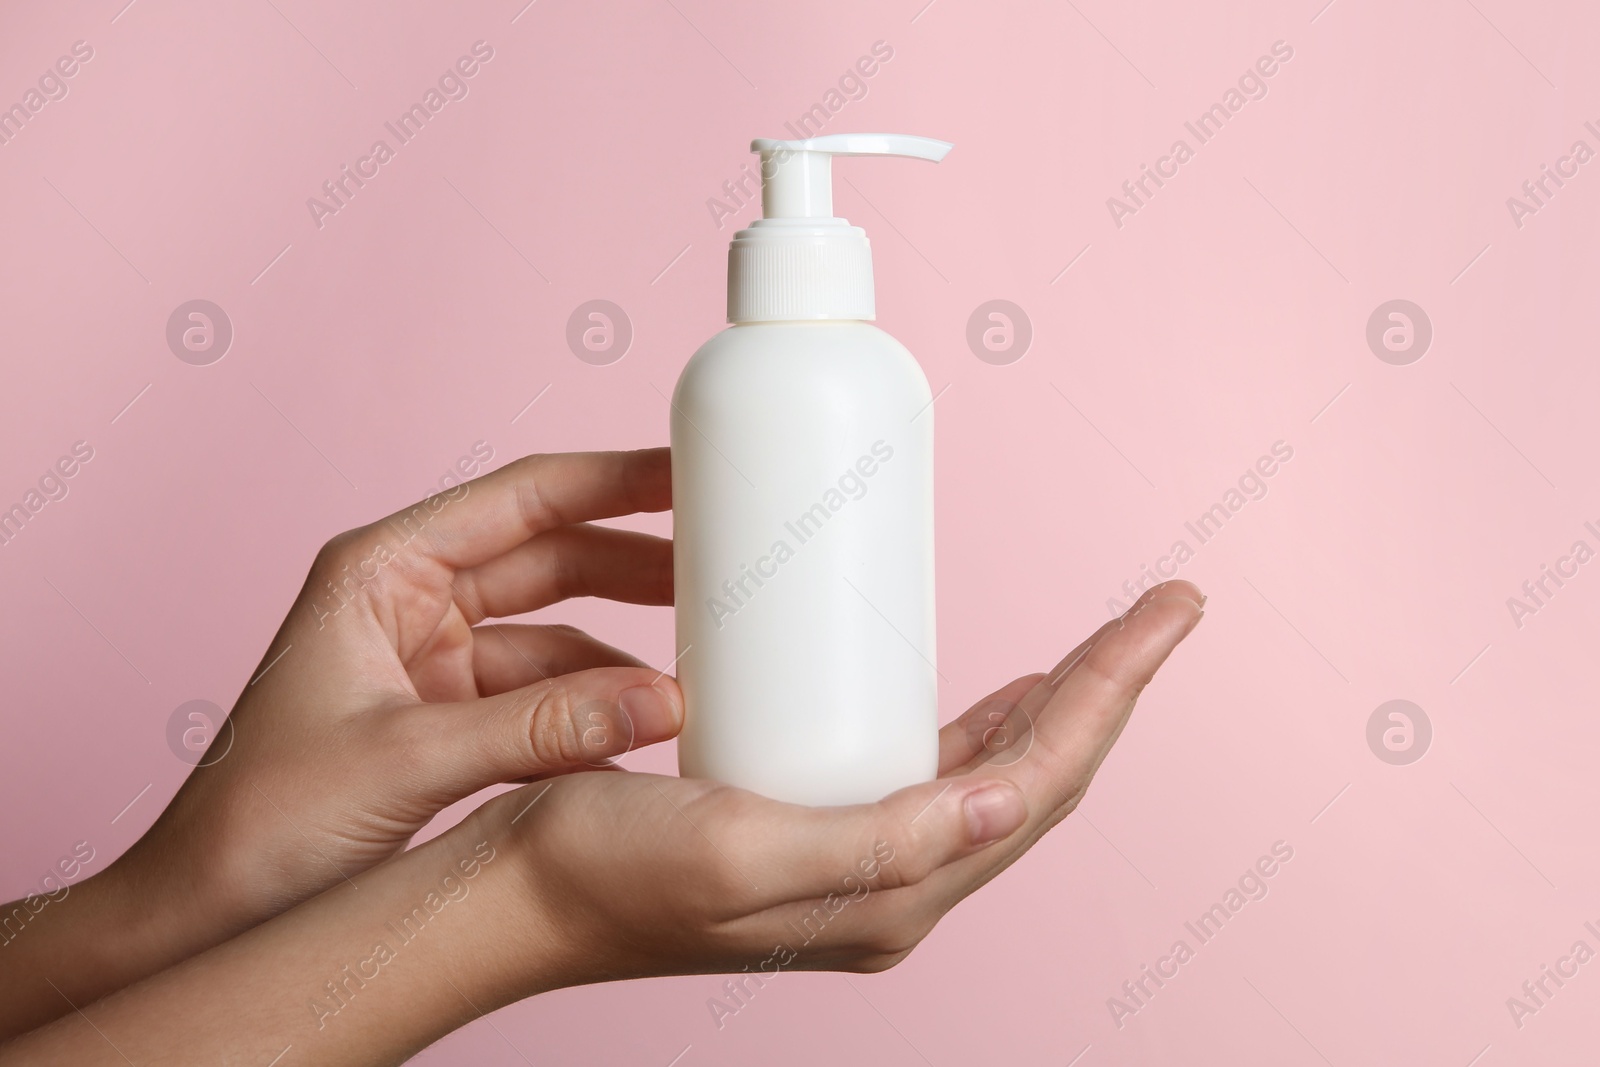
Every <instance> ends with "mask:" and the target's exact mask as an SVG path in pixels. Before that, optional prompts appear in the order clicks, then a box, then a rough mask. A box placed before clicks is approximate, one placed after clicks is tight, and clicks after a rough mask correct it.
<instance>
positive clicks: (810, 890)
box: [685, 777, 1028, 914]
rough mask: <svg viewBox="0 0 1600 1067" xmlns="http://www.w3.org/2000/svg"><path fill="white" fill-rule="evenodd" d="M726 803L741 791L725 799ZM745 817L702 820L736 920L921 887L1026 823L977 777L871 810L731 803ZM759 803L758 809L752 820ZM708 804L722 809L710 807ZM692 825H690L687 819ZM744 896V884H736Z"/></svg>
mask: <svg viewBox="0 0 1600 1067" xmlns="http://www.w3.org/2000/svg"><path fill="white" fill-rule="evenodd" d="M724 793H725V794H738V791H734V790H725V791H724ZM732 799H733V803H734V804H735V805H736V806H739V805H745V806H746V807H745V810H739V811H735V812H733V813H731V815H732V817H730V818H727V819H718V818H717V817H716V815H715V814H712V815H711V816H710V817H709V818H707V819H706V820H705V822H706V826H705V833H706V834H707V836H708V837H711V838H714V839H715V838H717V837H718V833H717V827H718V824H719V823H720V824H721V825H723V826H725V827H727V831H726V833H725V834H724V835H722V836H723V839H724V840H725V841H726V842H727V844H726V845H723V844H721V843H720V842H719V847H723V848H727V850H728V851H727V855H728V856H729V858H730V860H731V861H732V862H733V863H734V864H735V865H736V866H737V867H738V868H739V873H740V874H741V876H742V877H743V878H744V880H745V882H746V885H745V886H744V888H745V889H748V890H750V892H749V894H744V893H742V892H740V893H738V894H734V895H732V904H731V910H733V911H735V912H737V913H741V914H748V913H750V912H752V911H755V910H758V909H765V908H770V907H776V906H778V905H781V904H785V903H788V902H792V901H797V900H810V899H813V898H816V897H825V896H827V895H828V894H829V893H838V894H841V895H844V894H849V893H851V892H863V890H862V889H861V888H860V887H861V886H865V887H867V888H869V889H873V890H877V889H897V888H901V887H904V886H909V885H915V884H916V883H918V882H921V881H922V880H923V879H925V878H927V877H928V876H929V875H930V874H931V873H932V872H933V871H935V870H938V869H939V868H940V867H942V866H944V865H945V864H947V863H951V862H953V861H955V860H958V859H960V858H962V857H964V856H970V855H972V854H973V853H975V852H978V851H981V850H982V849H984V848H987V847H988V846H990V845H992V844H994V843H995V842H997V841H1000V840H1003V839H1004V838H1006V837H1007V836H1009V835H1010V834H1012V833H1013V832H1015V831H1016V830H1017V829H1019V828H1020V827H1021V826H1023V824H1024V823H1025V822H1026V821H1027V818H1028V807H1027V803H1026V801H1025V799H1024V798H1023V796H1022V793H1021V792H1020V791H1019V790H1017V789H1016V788H1015V787H1014V786H1013V785H1011V783H1009V782H1005V781H1000V780H996V779H982V778H977V777H970V778H960V779H949V780H946V781H942V782H941V781H934V782H924V783H922V784H920V785H914V786H909V787H907V788H905V789H901V790H899V791H897V792H895V793H891V794H890V795H889V796H887V797H885V798H884V799H883V800H881V801H878V802H877V803H875V804H857V805H852V806H848V807H835V808H805V807H799V806H796V805H790V804H779V803H778V802H776V801H767V800H763V799H761V798H754V797H753V796H752V795H751V794H738V795H737V796H735V797H733V798H732ZM752 801H754V802H755V804H757V805H759V808H765V809H766V810H765V811H762V810H759V809H758V810H757V811H755V812H750V811H749V810H748V805H749V804H750V803H751V802H752ZM711 803H713V804H714V803H716V800H715V799H714V798H713V799H712V800H711ZM685 814H686V816H688V815H692V813H691V812H686V813H685ZM734 888H735V889H738V888H739V886H738V883H734Z"/></svg>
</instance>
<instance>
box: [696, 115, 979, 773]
mask: <svg viewBox="0 0 1600 1067" xmlns="http://www.w3.org/2000/svg"><path fill="white" fill-rule="evenodd" d="M750 147H751V151H754V152H758V153H760V156H761V163H762V178H763V185H762V192H761V203H762V214H763V217H762V218H761V219H759V220H757V221H755V222H754V223H752V224H751V225H750V227H749V228H748V229H745V230H741V231H739V232H738V233H737V234H735V235H734V238H733V245H732V247H731V248H730V250H729V253H728V321H729V322H730V323H732V325H731V326H730V327H729V328H728V329H726V330H724V331H722V332H721V333H719V334H717V335H716V336H715V337H713V338H712V339H711V340H710V341H708V342H706V344H705V345H703V346H702V347H701V348H700V350H699V351H698V352H696V353H695V354H694V356H693V358H691V359H690V360H689V363H688V365H687V366H686V367H685V368H684V370H683V374H682V375H681V376H680V377H679V379H678V386H677V389H676V391H675V393H674V395H673V400H672V495H673V538H674V541H675V550H674V565H675V580H676V585H677V651H678V657H679V658H678V661H677V672H678V679H679V681H680V682H681V683H682V686H683V692H684V698H685V702H686V711H685V723H684V729H683V733H682V735H681V737H680V738H679V741H678V762H679V768H680V770H681V771H682V773H683V774H685V775H687V776H691V777H701V778H714V779H718V780H720V781H724V782H728V783H731V784H733V785H737V786H740V787H743V788H745V789H750V790H753V791H755V792H758V793H762V794H764V795H766V796H769V797H773V798H775V799H778V800H784V801H790V802H793V803H801V804H819V805H820V804H853V803H864V802H868V801H874V800H878V799H880V798H882V797H883V796H885V795H887V794H888V793H891V792H893V791H894V790H896V789H899V788H901V787H903V786H907V785H911V784H913V783H916V782H922V781H927V780H929V779H931V778H932V777H934V774H935V772H936V770H937V765H938V677H939V675H938V671H937V669H936V668H935V666H934V597H933V397H932V395H931V393H930V391H929V389H928V382H927V379H926V378H925V377H924V376H923V373H922V370H921V368H920V367H919V366H918V365H917V362H916V360H915V359H914V358H912V356H911V354H910V353H909V352H907V351H906V349H905V347H904V346H903V345H901V344H900V343H899V342H898V341H896V340H895V339H894V338H892V337H890V336H889V335H888V334H886V333H884V332H883V331H882V330H880V329H878V328H877V327H876V326H873V325H872V324H871V323H872V320H873V319H874V318H875V307H874V299H873V283H872V253H871V248H870V246H869V245H868V243H867V236H866V233H865V232H864V231H863V230H861V229H860V228H858V227H855V226H851V225H850V224H849V223H848V222H847V221H845V220H844V219H841V218H835V217H834V215H833V189H832V175H831V171H832V160H833V157H834V156H836V155H849V156H867V155H882V156H909V157H912V158H916V159H926V160H932V161H935V162H937V161H938V160H940V159H943V158H944V156H945V154H946V153H947V152H948V151H949V150H950V148H951V146H950V145H949V144H948V143H946V142H944V141H935V140H932V139H929V138H925V137H910V136H903V135H897V134H838V135H831V136H826V137H815V138H812V139H810V140H806V141H771V140H758V141H755V142H753V143H752V144H751V146H750Z"/></svg>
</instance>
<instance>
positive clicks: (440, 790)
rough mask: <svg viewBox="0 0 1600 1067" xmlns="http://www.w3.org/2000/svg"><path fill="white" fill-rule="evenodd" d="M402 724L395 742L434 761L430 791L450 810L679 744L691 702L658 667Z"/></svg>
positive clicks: (417, 711)
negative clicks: (499, 787)
mask: <svg viewBox="0 0 1600 1067" xmlns="http://www.w3.org/2000/svg"><path fill="white" fill-rule="evenodd" d="M397 720H398V721H397V723H396V730H397V732H398V737H397V738H396V740H395V744H396V745H397V746H403V747H404V748H406V749H407V750H410V751H411V752H413V753H415V752H419V751H420V752H423V753H426V756H425V757H423V758H425V759H426V760H427V765H426V768H425V773H426V775H427V782H426V786H427V791H428V792H429V793H430V795H431V796H432V798H433V799H434V800H435V801H436V802H441V803H446V804H448V803H453V802H454V801H456V800H459V799H460V798H462V797H465V796H469V795H471V794H472V793H475V792H477V791H478V790H480V789H484V788H486V787H488V786H491V785H495V784H497V783H500V782H510V781H515V780H517V779H521V778H527V777H531V776H535V775H545V774H553V773H557V772H560V771H564V770H573V769H577V768H581V767H585V766H601V765H604V764H606V763H607V762H608V761H609V760H611V759H614V758H615V757H617V756H621V755H623V754H624V753H626V752H629V751H631V750H633V749H635V748H640V747H642V746H644V745H651V744H655V743H656V742H658V741H665V740H667V739H668V738H671V737H674V736H676V735H677V733H678V731H679V730H680V729H681V728H682V726H683V694H682V692H681V691H680V690H679V689H678V683H677V682H676V681H675V680H674V679H673V678H671V677H670V676H666V675H663V674H661V673H660V672H659V671H654V670H651V669H650V668H648V667H601V668H596V669H593V670H585V671H579V672H577V673H575V674H566V675H562V676H560V677H557V678H551V679H549V680H547V681H543V682H537V683H535V684H533V685H529V686H524V687H523V688H521V689H517V690H513V691H511V692H508V693H502V694H500V695H498V696H492V697H485V698H483V699H481V700H473V701H466V702H463V703H458V704H421V705H416V706H415V707H412V708H408V709H406V710H405V711H404V712H401V713H400V714H399V715H398V716H397ZM412 758H413V760H415V759H416V758H417V757H416V756H414V755H413V757H412Z"/></svg>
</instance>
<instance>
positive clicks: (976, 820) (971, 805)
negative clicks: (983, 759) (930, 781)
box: [963, 785, 1028, 846]
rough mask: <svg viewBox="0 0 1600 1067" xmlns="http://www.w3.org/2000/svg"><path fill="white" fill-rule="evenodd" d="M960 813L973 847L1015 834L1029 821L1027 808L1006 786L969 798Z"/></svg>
mask: <svg viewBox="0 0 1600 1067" xmlns="http://www.w3.org/2000/svg"><path fill="white" fill-rule="evenodd" d="M963 810H964V811H965V812H966V816H967V837H968V838H969V839H970V840H971V841H972V844H973V845H974V846H982V845H988V844H992V843H993V842H995V841H998V840H1000V839H1001V838H1002V837H1007V836H1009V835H1010V834H1012V833H1014V832H1015V831H1016V830H1017V828H1018V827H1020V826H1021V825H1022V824H1023V823H1024V822H1026V821H1027V820H1028V804H1027V801H1025V800H1023V799H1022V794H1021V793H1019V792H1018V791H1017V790H1016V789H1015V788H1014V787H1012V786H1009V785H991V786H985V787H984V788H982V789H979V790H978V791H977V792H974V793H971V794H968V796H967V800H966V803H965V804H964V805H963Z"/></svg>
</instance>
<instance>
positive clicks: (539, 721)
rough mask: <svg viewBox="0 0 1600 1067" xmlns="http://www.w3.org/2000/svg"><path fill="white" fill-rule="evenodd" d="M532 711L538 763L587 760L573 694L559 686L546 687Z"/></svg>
mask: <svg viewBox="0 0 1600 1067" xmlns="http://www.w3.org/2000/svg"><path fill="white" fill-rule="evenodd" d="M528 712H529V717H528V740H529V743H530V744H531V746H532V750H533V758H534V761H535V763H536V764H538V765H539V766H541V767H550V768H554V767H566V766H571V765H572V764H576V763H582V762H583V760H584V757H585V752H584V738H583V728H582V726H581V725H580V724H579V723H578V722H577V721H576V720H575V718H574V714H573V712H574V708H573V703H572V694H571V693H569V692H567V690H566V689H565V688H563V687H562V686H559V685H549V686H546V687H545V688H544V689H543V691H542V692H540V693H538V694H537V695H536V696H535V697H534V698H533V701H532V703H531V705H530V706H529V709H528Z"/></svg>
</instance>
